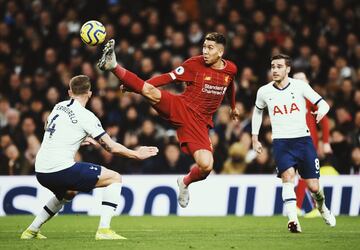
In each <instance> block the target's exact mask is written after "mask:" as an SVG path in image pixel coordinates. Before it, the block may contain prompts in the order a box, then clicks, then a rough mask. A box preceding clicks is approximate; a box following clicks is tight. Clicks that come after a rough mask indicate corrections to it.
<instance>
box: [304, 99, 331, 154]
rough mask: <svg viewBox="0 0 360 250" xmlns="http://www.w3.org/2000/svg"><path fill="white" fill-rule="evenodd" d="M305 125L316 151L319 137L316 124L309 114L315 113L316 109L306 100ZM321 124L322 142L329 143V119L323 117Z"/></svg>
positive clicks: (312, 116)
mask: <svg viewBox="0 0 360 250" xmlns="http://www.w3.org/2000/svg"><path fill="white" fill-rule="evenodd" d="M306 109H307V112H306V124H307V126H308V127H309V129H310V135H311V138H312V140H313V143H314V146H315V148H316V149H317V148H318V143H319V136H318V130H317V124H316V119H315V116H314V115H313V114H311V112H313V111H316V110H317V109H318V108H317V106H316V105H314V104H312V103H311V102H310V101H308V100H306ZM320 123H321V130H322V140H323V142H324V143H329V135H330V129H329V119H328V117H327V116H324V117H323V118H322V120H321V121H320Z"/></svg>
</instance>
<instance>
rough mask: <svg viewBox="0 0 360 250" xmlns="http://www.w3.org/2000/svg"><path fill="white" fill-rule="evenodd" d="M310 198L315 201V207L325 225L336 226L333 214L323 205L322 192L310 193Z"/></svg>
mask: <svg viewBox="0 0 360 250" xmlns="http://www.w3.org/2000/svg"><path fill="white" fill-rule="evenodd" d="M311 196H312V197H313V198H314V200H315V201H316V207H317V209H318V210H319V212H320V214H321V216H322V217H323V219H324V221H325V223H326V224H327V225H329V226H330V227H335V226H336V218H335V216H334V214H333V213H332V212H331V211H330V210H329V209H328V208H327V207H326V205H325V195H324V191H323V190H319V191H318V192H316V193H311Z"/></svg>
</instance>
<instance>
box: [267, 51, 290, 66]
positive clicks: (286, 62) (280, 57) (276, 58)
mask: <svg viewBox="0 0 360 250" xmlns="http://www.w3.org/2000/svg"><path fill="white" fill-rule="evenodd" d="M278 59H284V60H285V65H286V66H291V57H290V56H288V55H285V54H277V55H275V56H273V57H271V59H270V62H272V61H273V60H278Z"/></svg>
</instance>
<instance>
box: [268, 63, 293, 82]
mask: <svg viewBox="0 0 360 250" xmlns="http://www.w3.org/2000/svg"><path fill="white" fill-rule="evenodd" d="M289 72H290V67H289V66H286V64H285V59H276V60H272V62H271V75H272V77H273V80H274V81H275V82H281V81H282V80H284V78H285V77H286V76H287V75H288V74H289Z"/></svg>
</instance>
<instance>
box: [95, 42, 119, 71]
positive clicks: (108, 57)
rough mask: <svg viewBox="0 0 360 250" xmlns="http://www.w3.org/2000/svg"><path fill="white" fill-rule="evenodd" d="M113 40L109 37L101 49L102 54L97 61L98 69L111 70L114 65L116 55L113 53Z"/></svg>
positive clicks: (115, 63)
mask: <svg viewBox="0 0 360 250" xmlns="http://www.w3.org/2000/svg"><path fill="white" fill-rule="evenodd" d="M114 46H115V40H114V39H111V40H110V41H108V42H107V43H106V44H105V46H104V49H103V54H102V56H101V58H100V60H99V62H98V63H97V65H98V67H99V69H101V70H103V71H105V70H113V69H114V68H115V67H116V65H117V62H116V55H115V49H114Z"/></svg>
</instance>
